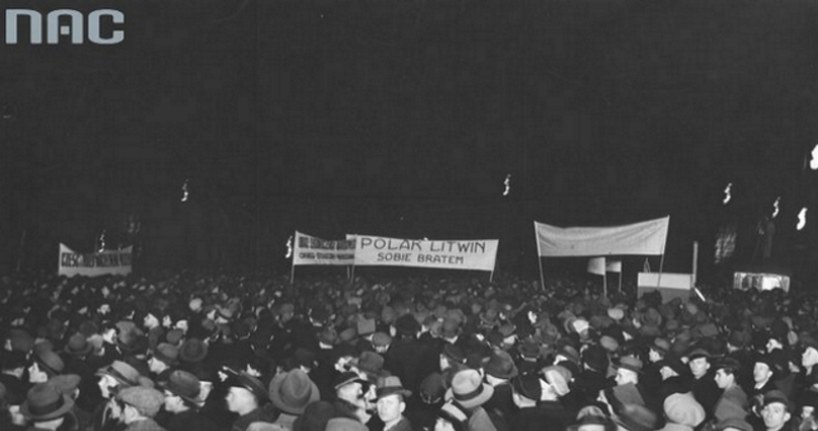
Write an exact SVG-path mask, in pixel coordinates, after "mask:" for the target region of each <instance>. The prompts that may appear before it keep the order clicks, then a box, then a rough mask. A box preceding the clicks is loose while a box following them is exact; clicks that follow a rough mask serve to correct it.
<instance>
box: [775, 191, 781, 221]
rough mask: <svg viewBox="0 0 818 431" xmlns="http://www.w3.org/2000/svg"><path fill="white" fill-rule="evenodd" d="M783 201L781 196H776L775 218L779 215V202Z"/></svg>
mask: <svg viewBox="0 0 818 431" xmlns="http://www.w3.org/2000/svg"><path fill="white" fill-rule="evenodd" d="M780 203H781V196H778V197H777V198H775V202H773V218H776V217H778V211H779V210H780V209H779V207H778V206H779V204H780Z"/></svg>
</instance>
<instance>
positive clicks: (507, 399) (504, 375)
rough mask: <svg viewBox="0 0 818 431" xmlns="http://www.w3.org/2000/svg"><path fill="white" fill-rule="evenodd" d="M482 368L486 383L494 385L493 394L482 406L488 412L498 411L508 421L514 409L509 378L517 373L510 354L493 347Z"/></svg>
mask: <svg viewBox="0 0 818 431" xmlns="http://www.w3.org/2000/svg"><path fill="white" fill-rule="evenodd" d="M483 370H484V371H485V374H486V376H485V379H486V383H488V384H490V385H491V386H493V387H494V394H492V396H491V398H490V399H489V400H488V402H487V403H486V405H485V406H483V407H484V408H485V409H486V411H489V412H499V414H500V415H501V416H502V417H503V418H505V419H506V421H508V420H509V419H510V418H511V416H512V415H513V414H514V411H515V410H516V408H515V407H514V400H513V399H512V397H511V393H512V390H511V379H513V378H514V377H517V375H518V371H517V366H516V365H515V364H514V360H512V359H511V355H509V354H508V353H507V352H506V351H505V350H501V349H500V348H497V347H495V348H494V351H493V352H492V353H491V356H490V357H489V362H488V363H487V364H486V365H485V367H484V369H483Z"/></svg>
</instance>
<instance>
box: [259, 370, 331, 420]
mask: <svg viewBox="0 0 818 431" xmlns="http://www.w3.org/2000/svg"><path fill="white" fill-rule="evenodd" d="M269 394H270V400H271V401H272V402H273V405H274V406H275V407H276V408H277V409H278V410H280V411H281V414H280V415H279V416H278V419H276V421H275V424H277V425H279V426H280V427H281V428H282V429H286V430H292V429H293V423H294V422H295V420H296V419H298V417H299V416H301V415H302V414H304V409H306V408H307V405H309V404H310V403H313V402H315V401H318V400H319V399H320V393H319V391H318V386H316V385H315V383H313V382H312V380H310V378H309V376H307V373H305V372H304V371H302V370H301V369H299V368H295V369H293V370H290V371H289V372H286V373H279V374H277V375H276V376H275V377H273V379H272V380H271V381H270V387H269Z"/></svg>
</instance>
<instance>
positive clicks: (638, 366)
mask: <svg viewBox="0 0 818 431" xmlns="http://www.w3.org/2000/svg"><path fill="white" fill-rule="evenodd" d="M616 368H624V369H626V370H631V371H633V372H634V373H641V372H642V360H640V359H639V358H637V357H636V356H630V355H628V356H623V357H621V358H619V363H618V364H616Z"/></svg>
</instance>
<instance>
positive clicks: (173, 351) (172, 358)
mask: <svg viewBox="0 0 818 431" xmlns="http://www.w3.org/2000/svg"><path fill="white" fill-rule="evenodd" d="M153 357H154V358H156V359H158V360H160V361H162V362H164V363H166V364H168V365H176V363H177V362H178V358H179V348H177V347H176V346H174V345H173V344H170V343H159V345H158V346H156V350H154V352H153Z"/></svg>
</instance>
